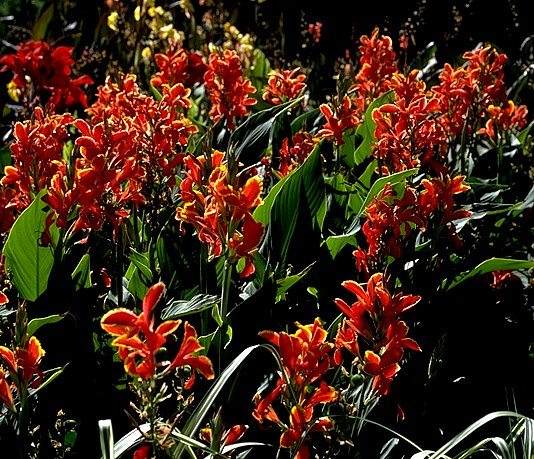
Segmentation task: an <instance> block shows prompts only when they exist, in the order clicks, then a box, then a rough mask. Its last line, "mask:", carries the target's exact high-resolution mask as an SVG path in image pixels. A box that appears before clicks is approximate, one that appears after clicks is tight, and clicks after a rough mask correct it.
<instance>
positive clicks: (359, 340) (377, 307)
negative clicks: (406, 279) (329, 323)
mask: <svg viewBox="0 0 534 459" xmlns="http://www.w3.org/2000/svg"><path fill="white" fill-rule="evenodd" d="M342 285H343V287H345V288H346V289H347V290H348V291H349V292H351V293H353V294H354V295H355V296H356V301H355V302H354V303H352V304H351V305H349V304H347V303H346V302H345V301H344V300H342V299H340V298H336V300H335V303H336V305H337V306H338V308H339V309H340V310H341V312H342V313H343V314H344V316H345V318H344V321H343V322H342V323H341V325H340V327H339V329H338V336H337V338H336V347H337V348H338V349H337V354H336V356H335V360H336V362H338V363H340V362H341V360H342V357H341V353H340V351H341V349H346V350H348V351H350V352H351V353H352V354H353V356H354V358H355V361H356V362H359V363H360V364H361V368H362V370H363V371H365V372H366V373H367V374H369V375H370V376H371V377H372V378H373V388H374V389H375V390H376V391H377V393H378V394H380V395H386V394H387V393H388V391H389V387H390V385H391V382H392V381H393V379H394V377H395V376H396V374H397V373H398V371H399V370H400V362H401V360H402V358H403V356H404V349H411V350H414V351H419V350H420V349H419V346H418V345H417V343H416V342H415V341H414V340H413V339H411V338H408V337H407V335H408V326H407V325H406V323H405V322H403V321H402V320H400V319H399V318H400V316H401V315H402V314H403V313H404V312H406V311H407V310H409V309H411V308H412V307H414V306H415V305H416V304H417V303H418V302H419V301H420V299H421V298H420V297H419V296H416V295H402V294H400V293H397V294H394V295H392V294H391V293H390V292H389V290H388V289H387V288H386V286H385V284H384V281H383V275H382V274H381V273H375V274H373V275H372V276H371V278H370V279H369V281H368V282H367V288H366V289H364V288H363V287H362V286H360V285H359V284H358V283H356V282H354V281H345V282H343V284H342ZM363 349H365V351H364V353H363V355H362V351H363Z"/></svg>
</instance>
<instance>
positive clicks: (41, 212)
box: [3, 191, 59, 301]
mask: <svg viewBox="0 0 534 459" xmlns="http://www.w3.org/2000/svg"><path fill="white" fill-rule="evenodd" d="M44 193H45V192H44V191H42V192H40V193H39V194H38V195H37V196H36V197H35V199H34V201H33V202H32V204H31V205H30V206H29V207H28V208H27V209H25V210H24V212H22V213H21V214H20V216H19V217H18V218H17V220H16V221H15V223H14V224H13V227H12V228H11V231H10V232H9V236H8V238H7V241H6V243H5V245H4V250H3V252H4V255H5V259H6V267H7V271H8V272H9V274H10V278H11V281H12V282H13V284H14V285H15V287H16V288H17V290H18V292H19V294H20V296H21V297H22V298H25V299H26V300H29V301H35V300H36V299H37V298H38V297H39V296H40V295H41V294H42V293H43V292H44V291H45V290H46V287H47V285H48V278H49V276H50V272H51V271H52V266H53V264H54V251H53V249H52V247H43V246H42V245H41V236H42V234H43V231H44V229H45V221H46V217H47V215H48V211H47V205H46V204H45V203H44V202H43V201H42V199H41V198H42V197H43V195H44ZM50 236H51V238H52V242H53V243H56V242H57V240H58V237H59V235H58V230H57V227H56V226H55V225H52V226H51V227H50Z"/></svg>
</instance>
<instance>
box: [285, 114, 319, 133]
mask: <svg viewBox="0 0 534 459" xmlns="http://www.w3.org/2000/svg"><path fill="white" fill-rule="evenodd" d="M320 115H321V111H320V110H319V109H318V108H314V109H312V110H308V111H306V112H304V113H303V114H302V115H299V116H297V117H296V118H295V119H294V120H293V122H292V123H291V132H293V134H295V133H296V132H298V131H300V130H301V129H302V127H303V126H304V125H307V123H308V121H310V120H312V119H316V118H317V117H318V116H320Z"/></svg>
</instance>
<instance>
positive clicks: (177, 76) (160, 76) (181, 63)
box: [150, 47, 208, 88]
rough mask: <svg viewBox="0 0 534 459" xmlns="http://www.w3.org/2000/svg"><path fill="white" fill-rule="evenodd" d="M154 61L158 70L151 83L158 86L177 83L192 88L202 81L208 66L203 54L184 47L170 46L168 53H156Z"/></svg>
mask: <svg viewBox="0 0 534 459" xmlns="http://www.w3.org/2000/svg"><path fill="white" fill-rule="evenodd" d="M154 61H155V63H156V67H157V68H158V72H157V73H156V74H155V75H154V76H153V77H152V78H151V80H150V83H151V84H152V85H153V86H154V87H156V88H160V87H161V86H163V85H169V86H174V85H175V84H176V83H181V84H183V85H184V86H185V87H187V88H190V87H192V86H194V85H195V84H197V83H200V82H201V81H202V79H203V76H204V73H205V72H206V70H207V68H208V66H207V65H206V63H205V62H204V58H203V57H202V55H201V54H199V53H197V52H194V51H187V50H185V49H183V48H175V47H170V48H169V49H168V50H167V52H166V53H159V54H156V55H155V56H154Z"/></svg>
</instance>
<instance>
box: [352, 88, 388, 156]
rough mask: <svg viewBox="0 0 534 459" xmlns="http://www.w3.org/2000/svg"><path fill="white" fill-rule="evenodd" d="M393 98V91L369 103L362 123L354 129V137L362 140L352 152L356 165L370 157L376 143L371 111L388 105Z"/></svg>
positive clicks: (374, 125)
mask: <svg viewBox="0 0 534 459" xmlns="http://www.w3.org/2000/svg"><path fill="white" fill-rule="evenodd" d="M393 97H394V96H393V91H388V92H386V93H385V94H382V95H381V96H380V97H378V98H377V99H375V100H374V101H373V102H371V104H370V105H369V107H367V110H366V111H365V114H364V116H363V121H362V123H361V124H360V125H359V126H358V128H357V129H356V136H361V139H362V141H361V143H360V145H358V148H356V151H355V152H354V162H355V163H356V164H361V163H362V162H363V161H364V160H365V159H366V158H368V157H369V156H370V155H371V153H372V151H373V147H374V144H375V142H376V138H375V128H376V124H375V122H374V121H373V110H374V109H375V108H378V107H380V106H382V105H384V104H387V103H390V102H391V101H392V100H393Z"/></svg>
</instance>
